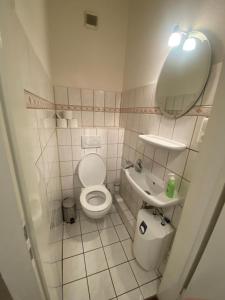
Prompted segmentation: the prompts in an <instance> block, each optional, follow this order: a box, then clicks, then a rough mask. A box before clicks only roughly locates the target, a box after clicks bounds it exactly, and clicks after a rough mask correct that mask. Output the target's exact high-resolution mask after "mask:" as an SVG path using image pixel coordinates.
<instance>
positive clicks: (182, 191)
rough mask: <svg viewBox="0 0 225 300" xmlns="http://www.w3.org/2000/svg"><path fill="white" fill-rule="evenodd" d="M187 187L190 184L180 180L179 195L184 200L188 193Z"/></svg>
mask: <svg viewBox="0 0 225 300" xmlns="http://www.w3.org/2000/svg"><path fill="white" fill-rule="evenodd" d="M189 185H190V182H188V181H187V180H185V179H182V180H181V184H180V189H179V195H180V196H181V197H182V198H184V199H185V198H186V196H187V192H188V189H189Z"/></svg>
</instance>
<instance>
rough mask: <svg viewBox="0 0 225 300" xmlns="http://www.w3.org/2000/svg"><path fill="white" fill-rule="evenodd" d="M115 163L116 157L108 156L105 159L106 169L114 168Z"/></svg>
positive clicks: (111, 169)
mask: <svg viewBox="0 0 225 300" xmlns="http://www.w3.org/2000/svg"><path fill="white" fill-rule="evenodd" d="M116 163H117V159H116V158H108V159H107V169H108V170H109V171H113V170H116Z"/></svg>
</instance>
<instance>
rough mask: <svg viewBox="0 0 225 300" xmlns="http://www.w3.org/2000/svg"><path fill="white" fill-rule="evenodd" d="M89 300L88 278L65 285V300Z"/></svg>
mask: <svg viewBox="0 0 225 300" xmlns="http://www.w3.org/2000/svg"><path fill="white" fill-rule="evenodd" d="M75 298H76V299H79V300H89V293H88V286H87V278H84V279H80V280H77V281H75V282H71V283H69V284H66V285H64V286H63V300H74V299H75Z"/></svg>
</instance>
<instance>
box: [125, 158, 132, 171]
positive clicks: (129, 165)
mask: <svg viewBox="0 0 225 300" xmlns="http://www.w3.org/2000/svg"><path fill="white" fill-rule="evenodd" d="M133 167H134V164H133V163H132V162H131V161H129V160H126V165H125V167H124V169H130V168H133Z"/></svg>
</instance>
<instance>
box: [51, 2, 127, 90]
mask: <svg viewBox="0 0 225 300" xmlns="http://www.w3.org/2000/svg"><path fill="white" fill-rule="evenodd" d="M48 8H49V22H50V42H51V58H52V69H53V80H54V84H56V85H63V86H76V87H79V88H87V87H88V88H96V89H99V88H100V89H106V90H121V89H122V80H123V69H124V59H125V46H126V27H127V8H128V1H127V0H107V1H105V0H67V1H62V0H50V1H49V7H48ZM85 10H89V11H92V12H94V13H96V14H97V15H98V17H99V26H98V30H90V29H87V28H86V27H85V26H84V19H83V16H84V11H85Z"/></svg>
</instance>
